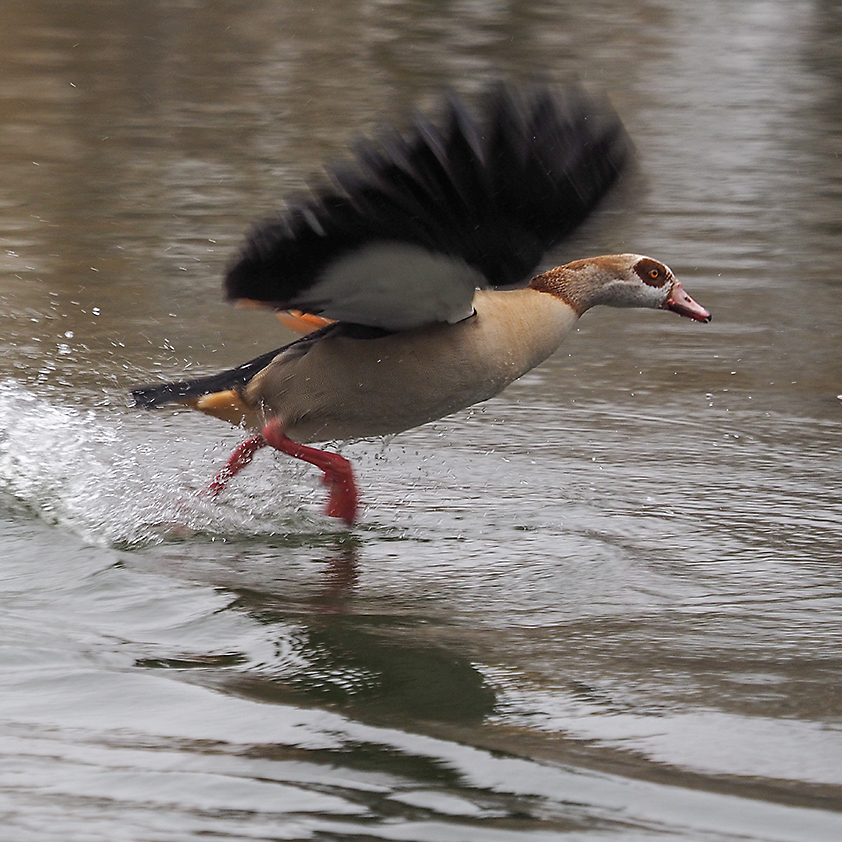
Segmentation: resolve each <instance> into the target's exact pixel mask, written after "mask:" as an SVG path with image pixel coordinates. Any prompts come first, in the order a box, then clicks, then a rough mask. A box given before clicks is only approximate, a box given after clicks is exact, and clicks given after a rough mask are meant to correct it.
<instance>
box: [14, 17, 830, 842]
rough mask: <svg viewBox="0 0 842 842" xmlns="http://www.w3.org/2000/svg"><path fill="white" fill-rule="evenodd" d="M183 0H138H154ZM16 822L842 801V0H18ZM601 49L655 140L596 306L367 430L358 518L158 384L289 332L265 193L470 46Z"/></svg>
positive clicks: (636, 814) (821, 832) (816, 830)
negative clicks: (525, 354) (247, 276)
mask: <svg viewBox="0 0 842 842" xmlns="http://www.w3.org/2000/svg"><path fill="white" fill-rule="evenodd" d="M141 8H142V10H143V11H142V12H141V11H140V9H141ZM2 14H3V20H4V25H3V27H2V28H0V78H3V80H4V86H3V87H2V91H0V121H2V126H3V130H2V133H0V184H3V185H4V186H5V189H4V190H0V222H2V224H0V238H2V249H0V273H2V274H0V278H2V280H1V281H0V345H2V349H3V354H2V355H1V356H0V369H2V370H0V514H2V518H0V558H1V559H3V563H2V565H0V583H1V584H0V587H2V591H0V594H2V600H3V611H2V612H0V640H2V641H3V646H2V647H0V665H2V669H0V684H2V689H3V692H2V693H0V746H1V747H2V752H3V764H2V765H1V766H0V810H2V812H3V826H2V828H0V839H7V838H8V839H10V840H11V839H14V840H15V842H23V840H30V839H32V840H42V839H51V838H58V837H61V838H63V839H65V838H66V839H69V838H85V839H109V840H112V839H116V838H132V839H141V838H142V839H166V840H167V842H172V840H180V839H185V840H187V839H198V838H200V837H201V838H207V837H208V836H219V837H222V836H228V837H229V838H238V839H277V838H288V839H307V838H320V839H336V840H339V839H348V838H355V837H361V838H362V837H364V838H376V839H413V840H415V839H417V840H432V839H441V840H454V842H455V841H456V840H459V842H463V840H467V839H477V840H483V842H485V841H486V840H498V839H499V840H501V842H513V840H517V839H520V838H524V839H526V838H528V839H530V840H536V839H559V838H563V837H566V836H569V837H570V838H575V839H584V838H586V837H591V836H594V835H599V837H600V838H618V839H623V840H631V839H653V838H666V839H681V840H696V839H698V840H702V839H704V840H735V839H756V840H763V841H764V842H766V840H798V842H815V840H828V842H830V840H834V842H835V840H836V839H838V838H840V835H842V819H840V811H842V794H841V793H842V781H840V771H839V769H840V767H839V762H838V759H839V757H840V756H842V744H840V741H841V740H842V735H840V729H839V724H840V713H842V695H840V688H842V661H840V657H839V652H840V645H841V644H842V626H840V623H839V615H840V599H841V598H842V595H840V588H839V569H838V568H839V564H838V560H839V556H840V548H841V547H842V496H840V494H839V483H838V477H839V475H840V472H842V455H840V454H842V447H840V444H842V441H840V435H842V433H840V430H841V429H842V428H841V427H840V413H841V412H842V399H840V396H842V380H840V371H842V340H840V333H839V330H838V324H839V319H840V312H839V302H838V295H836V291H837V289H838V286H839V278H838V267H839V265H840V263H842V253H840V243H841V242H842V240H840V237H839V233H840V228H839V213H838V210H839V207H840V200H842V163H840V162H841V161H842V159H840V156H839V152H840V150H839V137H840V136H842V107H840V103H842V97H840V84H842V58H840V57H841V56H842V51H840V50H839V49H838V47H839V41H840V33H842V15H840V12H839V6H838V3H834V2H830V0H815V2H796V3H793V2H788V1H787V2H784V0H757V2H747V3H722V2H718V3H714V2H708V1H707V0H704V1H703V2H699V3H695V4H689V5H688V4H681V3H673V2H661V3H656V4H652V3H645V2H643V3H641V2H634V3H617V2H613V1H612V0H605V2H597V3H594V2H587V3H585V2H572V3H565V4H557V3H549V2H533V3H527V4H500V3H493V2H467V3H466V2H459V3H445V4H433V5H431V4H424V3H418V2H413V1H412V0H395V2H387V3H381V2H370V3H362V4H347V3H340V2H333V1H331V2H328V3H327V4H324V3H322V4H320V5H317V6H314V7H313V8H312V9H311V8H310V7H300V6H295V5H291V4H273V3H262V2H260V1H259V0H242V2H240V3H237V4H234V5H233V6H230V7H225V8H218V9H210V8H208V7H207V5H206V4H195V3H190V2H184V3H174V2H171V0H155V2H151V3H147V4H145V5H144V6H142V7H141V6H135V5H132V6H128V5H124V4H116V5H115V4H111V3H105V2H98V0H86V2H83V3H77V4H75V5H72V6H65V5H61V4H55V3H47V2H41V1H40V0H36V2H33V3H28V4H25V5H22V4H12V3H3V4H2ZM499 75H505V76H509V77H513V78H525V77H531V76H534V75H541V76H545V77H549V78H550V79H564V78H567V77H568V76H570V75H577V76H580V77H582V78H583V79H584V81H585V83H586V85H588V86H590V87H592V88H594V89H595V90H597V91H606V92H608V93H609V94H610V97H611V99H612V101H613V103H614V104H615V106H616V107H617V109H618V110H619V111H620V112H621V113H622V114H623V116H624V119H625V120H626V123H627V126H628V128H629V131H630V133H631V135H632V136H633V138H634V141H635V143H636V145H637V148H638V151H639V154H640V166H639V172H637V173H636V174H635V175H634V176H633V177H632V178H629V179H628V180H627V182H626V184H625V185H624V189H622V190H620V191H619V193H618V195H617V196H616V197H615V198H614V199H613V201H611V202H610V203H608V205H607V206H606V207H605V209H604V211H603V212H602V213H601V214H600V215H598V216H597V217H596V218H594V220H593V221H592V222H591V223H589V224H588V225H587V226H585V228H584V229H583V230H582V231H581V232H579V233H578V234H577V235H576V237H575V238H574V239H573V240H572V241H571V242H570V243H568V244H566V245H565V247H564V248H563V250H562V253H561V255H560V256H559V259H561V258H564V257H567V256H570V257H579V256H584V255H586V254H591V253H599V252H607V251H620V250H634V251H643V252H649V253H652V254H654V255H655V256H658V257H661V258H663V259H665V260H666V261H667V262H668V263H670V265H671V266H672V267H673V269H675V270H676V272H677V273H678V274H679V275H680V276H681V278H682V280H683V281H684V282H685V284H686V286H687V288H688V289H690V290H691V291H692V293H693V294H694V295H695V296H697V297H698V299H699V300H700V301H702V302H703V303H704V304H705V305H706V306H708V307H709V308H710V309H711V310H712V312H713V313H714V321H713V322H712V324H711V325H708V326H704V327H702V326H698V325H688V324H686V323H684V322H683V321H679V320H678V319H671V318H670V317H669V316H668V315H667V314H659V313H633V314H629V313H621V312H607V313H600V312H594V313H591V314H588V316H587V317H586V318H585V319H583V321H582V323H581V326H580V330H579V331H578V332H577V333H576V335H574V336H571V337H570V339H569V341H568V342H567V344H566V345H565V346H564V347H563V348H562V350H561V351H560V352H559V353H558V354H557V355H556V356H555V357H553V359H551V360H550V361H548V363H547V364H546V365H545V366H543V367H541V368H539V369H538V370H537V371H534V372H532V373H531V374H530V375H528V376H527V377H526V378H524V379H523V380H522V381H520V382H519V383H517V384H515V385H514V386H513V387H511V388H510V389H509V390H507V392H506V393H505V394H504V395H503V396H501V397H500V398H498V399H495V400H494V401H491V402H489V403H488V404H486V405H484V406H482V407H478V408H475V409H474V410H472V411H471V412H469V413H465V414H462V415H460V416H458V417H456V418H454V419H448V420H445V421H442V422H439V423H437V424H434V425H428V426H426V427H424V428H421V429H419V430H417V431H412V432H410V433H408V434H405V435H402V436H399V437H397V438H396V439H394V440H393V441H392V442H390V443H388V444H386V445H382V444H380V443H374V442H363V443H357V444H353V445H348V446H346V447H345V448H344V451H345V452H346V453H347V454H348V455H349V456H350V457H351V458H352V459H353V461H354V463H355V465H356V466H357V468H358V475H359V478H360V485H361V489H362V494H363V503H364V506H365V511H364V516H363V522H362V524H361V526H360V527H359V528H358V529H355V530H354V531H353V532H352V533H348V532H346V531H344V530H342V529H341V528H339V527H338V526H337V525H336V524H334V523H328V522H327V521H326V519H325V518H324V517H323V516H322V515H321V506H322V504H323V489H322V488H321V485H320V482H319V477H318V476H317V475H316V474H317V472H314V471H311V470H309V469H308V468H307V467H306V466H301V465H292V464H289V463H288V462H285V461H284V460H283V459H282V458H280V457H277V456H275V455H273V454H269V453H263V452H261V454H259V455H258V457H257V459H256V460H255V463H254V464H253V465H252V466H250V468H249V469H248V470H247V471H246V472H244V474H243V475H242V477H240V478H239V481H238V482H237V483H236V484H234V485H232V486H231V488H230V489H229V490H228V491H226V494H225V495H224V497H223V498H221V499H220V500H219V501H217V502H211V501H209V500H208V499H207V498H206V497H203V495H202V494H201V493H200V492H201V489H202V488H203V486H204V485H205V483H206V482H207V481H208V479H209V478H210V477H211V476H212V475H213V474H214V472H215V471H216V469H217V468H218V466H219V464H220V463H221V462H222V461H223V460H224V459H225V458H226V457H227V455H228V453H229V451H230V449H231V447H232V446H233V445H234V443H235V442H236V441H237V439H238V434H237V432H236V431H231V430H227V429H226V428H224V427H223V426H221V425H218V424H217V423H216V422H213V421H211V420H209V419H195V418H192V417H191V416H190V415H189V414H187V413H172V414H159V415H156V416H150V415H144V414H138V413H137V412H136V411H135V410H133V409H132V408H130V407H129V406H128V401H127V399H126V391H125V390H126V387H127V386H129V385H132V384H134V383H137V382H140V381H144V382H145V381H149V380H152V379H156V378H159V377H160V378H164V377H167V376H170V375H182V374H184V373H187V372H196V373H200V372H206V371H212V370H216V369H220V368H223V367H225V366H228V365H232V364H236V363H238V362H241V361H242V360H243V359H247V358H249V357H250V356H253V355H256V354H257V353H259V352H261V351H265V350H266V349H267V348H270V347H276V346H277V345H279V344H280V342H281V341H282V339H283V336H280V337H279V335H278V327H277V325H276V323H275V321H274V319H273V318H272V317H271V315H266V316H265V317H261V316H259V315H255V314H254V313H250V312H241V311H236V310H230V309H228V308H226V307H225V306H224V305H222V304H221V303H220V301H219V297H220V294H219V291H218V278H219V275H220V273H221V271H222V268H223V266H224V264H225V262H226V261H227V260H228V258H229V256H230V254H231V253H232V251H233V250H234V249H235V248H236V246H237V244H238V243H239V240H240V237H241V235H242V232H243V230H244V229H245V228H246V226H247V225H248V224H249V222H250V221H251V220H252V219H253V218H254V217H256V216H259V215H261V214H264V213H267V212H269V211H271V209H273V208H274V207H276V206H277V204H278V202H279V200H280V197H281V196H283V195H284V194H285V193H287V192H288V191H289V190H298V189H302V188H303V187H304V186H305V185H306V183H307V180H308V178H309V177H310V176H311V175H312V174H313V173H317V172H318V171H319V167H320V166H321V163H322V161H324V160H327V159H330V158H332V157H334V156H336V155H340V154H342V150H343V149H344V148H345V146H346V144H347V142H348V141H349V140H350V139H351V138H353V137H354V136H355V135H357V134H358V133H361V132H368V131H370V130H372V129H373V128H374V127H376V126H377V125H378V124H379V122H380V121H381V120H383V119H384V118H385V117H388V116H391V115H398V114H400V113H403V112H405V111H406V110H408V109H410V108H412V107H413V106H414V105H415V104H416V103H417V102H419V101H420V102H425V101H429V100H430V98H431V97H432V95H433V94H434V92H435V90H436V89H438V88H439V87H440V86H442V85H444V84H454V85H455V86H456V87H457V88H459V89H460V90H462V91H465V92H466V93H467V94H468V95H470V94H471V93H472V92H474V91H476V90H478V89H479V88H480V87H481V86H482V85H483V84H484V83H486V82H487V81H488V80H489V79H491V78H496V77H498V76H499Z"/></svg>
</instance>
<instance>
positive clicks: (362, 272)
mask: <svg viewBox="0 0 842 842" xmlns="http://www.w3.org/2000/svg"><path fill="white" fill-rule="evenodd" d="M485 286H488V283H487V281H486V280H485V278H484V277H483V275H482V274H481V273H480V272H478V271H477V270H476V269H472V268H471V267H470V266H468V264H467V263H464V262H463V261H461V260H459V259H458V258H455V257H449V256H447V255H443V254H440V253H435V252H431V251H428V250H427V249H424V248H421V247H420V246H414V245H407V244H405V243H389V242H380V243H373V244H371V245H368V246H365V247H364V248H362V249H360V250H358V251H355V252H353V253H352V254H349V255H348V256H347V257H344V258H340V259H339V260H337V261H335V262H333V263H331V264H330V265H329V266H328V268H327V270H326V271H325V272H324V273H323V274H322V275H321V276H320V277H319V278H318V279H317V280H316V283H315V284H313V286H311V287H309V288H308V289H307V290H305V291H302V293H301V294H300V295H299V296H297V297H296V298H295V300H294V301H291V302H289V303H290V306H291V307H298V308H301V309H303V310H307V311H309V312H316V313H318V314H319V315H321V316H326V317H327V318H329V319H336V320H338V321H344V322H354V323H356V324H363V325H370V326H372V327H382V328H384V329H386V330H395V331H397V330H408V329H410V328H413V327H420V326H421V325H425V324H431V323H433V322H450V323H455V322H459V321H462V319H466V318H468V316H470V315H471V313H472V312H473V303H472V302H473V298H474V291H475V290H476V289H477V287H485Z"/></svg>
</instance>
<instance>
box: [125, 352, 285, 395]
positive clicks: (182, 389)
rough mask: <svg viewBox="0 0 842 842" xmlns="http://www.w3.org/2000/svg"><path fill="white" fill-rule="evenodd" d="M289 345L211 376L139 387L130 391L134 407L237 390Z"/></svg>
mask: <svg viewBox="0 0 842 842" xmlns="http://www.w3.org/2000/svg"><path fill="white" fill-rule="evenodd" d="M286 347H287V346H286V345H284V346H282V347H281V348H276V349H275V350H274V351H269V352H268V353H266V354H261V355H260V356H259V357H255V359H253V360H250V361H249V362H247V363H243V365H238V366H237V367H236V368H230V369H228V370H227V371H221V372H219V373H218V374H210V375H208V376H207V377H196V378H194V379H192V380H177V381H174V382H172V383H153V384H151V385H148V386H138V387H136V388H134V389H132V390H131V393H132V397H133V398H134V402H135V406H142V407H143V408H144V409H154V408H155V407H158V406H166V405H167V404H171V403H189V402H191V401H193V400H195V399H196V398H200V397H202V396H203V395H210V394H213V393H215V392H223V391H226V390H229V389H234V390H237V389H239V388H242V387H243V386H245V385H246V383H248V382H249V380H251V378H252V377H254V375H255V374H257V372H258V371H260V370H261V369H262V368H265V367H266V366H267V365H269V363H270V362H272V360H273V359H275V357H276V356H277V355H278V354H279V353H280V352H281V351H283V350H284V348H286Z"/></svg>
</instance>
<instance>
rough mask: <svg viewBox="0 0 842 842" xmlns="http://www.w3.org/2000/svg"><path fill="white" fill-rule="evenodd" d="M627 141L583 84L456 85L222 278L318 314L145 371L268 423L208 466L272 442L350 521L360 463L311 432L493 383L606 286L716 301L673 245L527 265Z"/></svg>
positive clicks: (168, 397) (477, 391)
mask: <svg viewBox="0 0 842 842" xmlns="http://www.w3.org/2000/svg"><path fill="white" fill-rule="evenodd" d="M628 157H629V142H628V140H627V138H626V135H625V133H624V131H623V128H622V125H621V123H620V121H619V118H618V117H617V116H616V114H615V113H614V112H613V111H612V110H611V108H610V107H609V106H608V105H607V104H606V103H603V102H599V103H598V102H595V101H594V100H592V99H590V98H589V97H588V96H587V95H586V94H585V93H584V92H582V91H581V90H580V89H579V88H572V87H571V88H569V89H567V90H565V91H563V92H560V93H558V94H553V93H551V92H550V91H549V90H547V89H546V88H533V89H529V90H525V91H518V90H513V89H511V88H508V87H505V86H500V87H498V88H496V89H495V90H494V91H492V92H490V93H489V95H488V96H487V97H486V99H485V101H484V106H483V107H482V109H481V110H480V113H479V116H478V117H477V118H473V117H471V116H469V113H468V111H467V109H466V108H465V106H464V105H463V104H462V103H461V102H460V101H459V100H458V99H456V98H455V97H452V96H451V97H449V98H448V99H447V102H446V104H445V107H444V114H443V116H442V117H441V119H440V120H439V122H438V123H437V124H434V123H431V122H428V121H427V120H426V119H424V118H422V117H420V116H419V117H416V118H415V120H414V121H413V122H412V125H411V127H410V128H409V129H408V130H407V131H406V132H404V133H398V132H396V131H388V132H386V133H383V134H382V135H381V136H379V137H378V138H377V139H375V140H369V141H362V142H360V143H359V144H358V145H357V146H356V148H355V159H356V160H355V162H354V165H353V166H341V167H335V168H333V169H332V170H331V172H330V176H331V181H332V184H331V185H329V186H322V187H320V188H319V189H318V190H316V191H314V193H313V194H312V195H310V196H309V197H307V198H305V199H303V200H299V201H298V202H297V203H294V204H292V205H291V206H290V207H289V208H288V209H287V210H286V211H285V212H283V213H281V214H279V215H278V216H276V217H273V218H270V219H267V220H265V221H263V222H260V223H259V224H257V226H256V227H255V228H254V229H253V230H252V232H251V234H250V236H249V237H248V240H247V242H246V244H245V247H244V248H243V250H242V253H241V254H240V256H239V258H238V259H237V261H236V262H235V263H234V264H233V265H232V266H231V268H230V269H229V271H228V274H227V277H226V279H225V289H226V293H227V297H228V298H229V299H230V300H235V301H248V302H258V303H261V304H264V305H267V306H269V307H272V308H274V309H276V310H278V311H282V312H285V311H290V310H296V311H300V312H299V315H297V316H295V315H292V316H289V315H287V316H285V318H286V320H287V323H289V322H290V319H291V320H292V323H293V324H294V325H302V326H303V329H304V330H309V331H311V332H310V333H308V334H307V335H306V336H304V337H302V338H300V339H298V340H296V341H294V342H292V343H290V344H288V345H285V346H284V347H282V348H279V349H276V350H274V351H271V352H269V353H268V354H263V355H262V356H260V357H258V358H257V359H255V360H252V361H251V362H248V363H245V364H244V365H241V366H239V367H238V368H235V369H232V370H230V371H226V372H223V373H221V374H217V375H213V376H210V377H203V378H199V379H196V380H188V381H183V382H179V383H165V384H159V385H154V386H146V387H141V388H138V389H135V390H133V395H134V398H135V401H136V403H137V404H138V405H141V406H144V407H154V406H159V405H162V404H168V403H181V404H188V405H190V406H192V407H194V408H196V409H199V410H201V411H203V412H206V413H208V414H210V415H214V416H217V417H219V418H222V419H224V420H227V421H229V422H231V423H233V424H237V425H241V426H243V427H245V428H248V429H250V430H253V431H255V433H256V434H255V435H252V436H251V438H249V439H247V440H246V441H244V442H243V443H242V444H241V445H240V446H239V447H238V448H237V449H236V450H235V452H234V453H233V455H232V456H231V458H230V460H229V461H228V463H227V464H226V465H225V466H224V467H223V469H222V470H221V471H220V472H219V474H218V475H217V477H216V478H215V479H214V481H213V483H212V484H211V486H210V491H211V492H212V493H213V494H218V493H219V492H220V491H221V490H222V489H223V488H224V487H225V485H226V483H227V482H228V480H229V479H230V478H231V477H232V476H234V475H235V474H236V473H237V472H238V471H239V470H241V469H242V468H243V467H244V466H245V465H246V464H248V463H249V462H250V461H251V458H252V456H253V455H254V453H255V452H256V451H257V450H258V449H259V448H260V447H263V446H264V445H267V444H268V445H270V446H272V447H274V448H276V449H277V450H280V451H282V452H283V453H286V454H289V455H290V456H293V457H296V458H299V459H303V460H304V461H306V462H309V463H311V464H313V465H316V466H317V467H319V468H320V469H321V470H322V471H323V472H324V480H325V483H326V484H327V485H328V487H329V489H330V494H329V502H328V508H327V512H328V514H330V515H332V516H335V517H339V518H342V519H344V520H345V521H346V522H347V523H348V524H351V523H352V522H353V521H354V518H355V516H356V512H357V501H358V495H357V489H356V485H355V483H354V477H353V472H352V469H351V465H350V463H349V462H348V461H347V460H346V459H345V458H343V457H342V456H339V455H338V454H335V453H332V452H329V451H324V450H319V449H316V448H314V447H310V446H309V443H311V442H322V441H334V440H346V439H358V438H367V437H370V436H382V435H387V434H391V433H398V432H401V431H403V430H408V429H410V428H411V427H416V426H418V425H419V424H424V423H425V422H427V421H432V420H434V419H437V418H442V417H443V416H445V415H449V414H450V413H452V412H455V411H457V410H459V409H462V408H464V407H467V406H470V405H471V404H474V403H477V402H478V401H483V400H487V399H488V398H490V397H492V396H493V395H496V394H497V393H498V392H500V391H501V390H502V389H504V388H505V387H506V386H507V385H508V384H509V383H511V382H512V381H513V380H516V379H517V378H518V377H520V376H521V375H523V374H524V373H526V372H527V371H529V370H530V369H531V368H533V367H534V366H536V365H538V364H539V363H541V362H542V361H543V360H545V359H546V358H547V357H548V356H549V355H550V354H552V353H553V351H555V350H556V348H557V347H558V346H559V343H560V342H561V341H562V339H563V338H564V336H565V334H566V333H567V332H568V331H569V330H570V328H571V327H572V326H573V325H574V324H575V323H576V320H577V319H578V318H579V316H581V315H582V313H584V312H585V311H586V310H587V309H588V308H590V307H593V306H594V305H596V304H609V305H611V306H614V307H651V308H656V309H658V308H660V309H665V310H673V311H674V312H676V313H679V314H680V315H682V316H687V317H689V318H691V319H695V320H696V321H701V322H707V321H709V320H710V315H709V313H708V312H707V310H705V309H704V308H703V307H701V306H700V305H699V304H697V303H696V302H695V301H693V299H692V298H690V297H689V296H688V295H687V293H685V292H684V290H683V289H682V286H681V284H680V283H679V282H678V281H677V280H676V278H675V276H674V275H673V273H672V272H671V271H670V269H669V268H668V267H667V266H665V265H664V264H663V263H660V262H658V261H657V260H653V259H652V258H650V257H645V256H643V255H639V254H614V255H606V256H602V257H593V258H589V259H586V260H577V261H575V262H573V263H568V264H567V265H565V266H559V267H557V268H555V269H551V270H549V271H547V272H544V273H542V274H539V275H537V276H535V277H533V278H532V279H531V280H529V277H530V275H531V273H532V272H533V271H534V270H535V268H536V266H537V265H538V262H539V261H540V259H541V258H542V256H543V254H544V252H545V251H546V250H547V249H549V248H550V247H552V246H553V245H555V244H556V243H558V242H559V241H560V240H561V239H562V238H563V237H564V236H565V235H566V234H567V233H568V232H569V231H570V230H571V229H573V228H574V227H575V226H577V225H578V224H579V223H580V222H581V221H582V220H583V219H584V218H585V217H586V216H587V215H588V214H589V213H590V212H591V210H592V209H593V208H594V207H595V206H596V204H597V203H598V202H599V200H600V199H601V198H602V196H603V195H604V194H605V193H606V192H607V191H608V189H609V188H610V186H611V185H612V183H613V182H614V181H615V179H616V176H617V175H618V173H619V171H620V169H621V168H622V166H623V164H624V162H625V160H626V159H627V158H628Z"/></svg>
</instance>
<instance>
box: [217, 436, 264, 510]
mask: <svg viewBox="0 0 842 842" xmlns="http://www.w3.org/2000/svg"><path fill="white" fill-rule="evenodd" d="M267 444H268V442H267V441H266V439H264V438H263V436H252V437H251V438H250V439H246V440H245V441H244V442H241V443H240V444H238V445H237V447H236V449H235V450H234V452H233V453H232V454H231V456H230V458H229V459H228V461H227V462H226V463H225V464H224V465H223V466H222V469H221V470H220V471H219V473H218V474H217V475H216V476H215V477H214V478H213V482H211V484H210V485H209V486H208V491H209V492H210V494H211V496H212V497H216V496H218V495H219V493H220V492H221V491H222V489H223V488H225V486H226V485H228V481H229V480H230V479H231V477H235V476H237V474H239V473H240V471H242V470H243V468H245V466H246V465H248V463H249V462H251V460H252V459H253V458H254V454H255V453H257V451H258V450H260V448H261V447H265V446H266V445H267Z"/></svg>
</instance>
